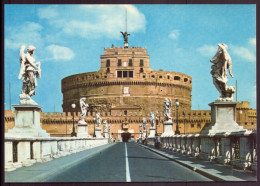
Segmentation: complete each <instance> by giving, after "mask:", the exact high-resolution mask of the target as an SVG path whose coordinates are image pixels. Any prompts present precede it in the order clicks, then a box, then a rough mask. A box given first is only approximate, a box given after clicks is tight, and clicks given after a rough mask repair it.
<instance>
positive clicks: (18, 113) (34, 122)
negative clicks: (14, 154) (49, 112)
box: [5, 105, 50, 137]
mask: <svg viewBox="0 0 260 186" xmlns="http://www.w3.org/2000/svg"><path fill="white" fill-rule="evenodd" d="M13 107H14V109H15V116H14V120H15V126H14V128H13V129H10V130H8V132H7V133H6V134H5V136H6V137H49V136H50V134H48V133H46V131H45V130H43V129H42V128H41V126H40V111H41V107H40V106H39V105H13Z"/></svg>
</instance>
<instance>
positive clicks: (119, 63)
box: [117, 59, 122, 67]
mask: <svg viewBox="0 0 260 186" xmlns="http://www.w3.org/2000/svg"><path fill="white" fill-rule="evenodd" d="M117 66H119V67H121V66H122V60H121V59H118V62H117Z"/></svg>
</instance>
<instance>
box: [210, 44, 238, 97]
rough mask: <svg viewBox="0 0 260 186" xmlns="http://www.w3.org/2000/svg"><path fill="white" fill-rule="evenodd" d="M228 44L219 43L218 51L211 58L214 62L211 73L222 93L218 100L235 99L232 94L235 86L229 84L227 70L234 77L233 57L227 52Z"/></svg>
mask: <svg viewBox="0 0 260 186" xmlns="http://www.w3.org/2000/svg"><path fill="white" fill-rule="evenodd" d="M227 49H228V46H227V45H226V44H224V43H219V44H218V51H217V53H216V54H215V56H214V57H213V58H212V59H210V62H212V63H213V65H212V66H211V69H212V70H211V72H210V73H211V74H212V78H213V83H214V85H215V86H216V88H217V90H218V91H219V93H220V97H219V98H218V100H230V101H232V100H233V96H232V94H233V93H234V92H235V88H234V87H233V86H227V81H228V76H227V71H228V72H229V74H230V76H231V77H232V78H233V77H234V76H233V74H232V61H231V57H230V55H229V54H228V52H227Z"/></svg>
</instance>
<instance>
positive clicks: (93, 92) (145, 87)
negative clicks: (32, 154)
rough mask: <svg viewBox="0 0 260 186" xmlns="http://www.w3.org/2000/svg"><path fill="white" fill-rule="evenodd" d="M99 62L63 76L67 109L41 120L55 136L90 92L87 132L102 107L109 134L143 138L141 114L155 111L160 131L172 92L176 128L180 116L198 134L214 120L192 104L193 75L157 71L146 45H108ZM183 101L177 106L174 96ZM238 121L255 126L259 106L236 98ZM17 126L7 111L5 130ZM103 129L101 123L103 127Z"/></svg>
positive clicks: (64, 131)
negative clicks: (90, 69)
mask: <svg viewBox="0 0 260 186" xmlns="http://www.w3.org/2000/svg"><path fill="white" fill-rule="evenodd" d="M100 59H101V60H100V62H101V67H100V69H99V70H98V71H97V72H87V73H82V74H75V75H72V76H68V77H65V78H64V79H62V81H61V83H62V94H63V104H62V108H63V113H51V114H49V113H41V126H42V128H43V129H45V130H46V131H47V132H48V133H50V134H51V136H70V133H71V132H72V126H73V115H74V114H75V120H74V124H75V126H76V131H77V122H78V117H79V113H80V105H79V100H80V98H82V97H85V98H86V103H88V105H89V107H88V111H87V116H86V118H85V120H86V122H87V123H88V125H89V127H88V132H89V134H90V135H93V133H94V125H95V121H94V120H93V117H94V116H95V114H96V113H97V112H100V114H101V117H102V119H103V120H107V123H108V124H110V125H111V136H110V137H113V138H116V139H118V138H122V137H123V135H124V134H127V136H129V134H130V137H131V138H135V139H136V138H139V137H140V136H141V135H142V134H140V131H139V125H140V123H142V122H143V118H146V119H147V121H148V126H147V128H148V130H147V133H148V134H147V135H149V127H150V125H149V116H148V115H149V114H150V113H151V112H156V114H157V117H158V123H157V125H156V130H157V133H158V134H159V135H160V134H161V133H163V121H164V116H163V102H164V99H165V98H170V99H171V100H172V102H173V106H172V112H171V113H172V117H173V123H174V124H173V129H174V131H175V129H176V123H177V121H176V118H177V117H176V116H177V114H178V124H179V130H180V132H181V134H194V133H200V131H201V130H202V129H203V128H204V127H206V126H207V125H208V124H210V122H211V111H210V110H191V99H192V96H191V91H192V77H191V76H189V75H186V74H183V73H179V72H170V71H163V70H159V71H155V70H152V69H151V68H150V62H149V60H150V57H149V55H148V54H147V49H146V48H140V47H128V43H125V47H114V46H113V45H112V47H111V48H105V49H104V54H103V55H101V57H100ZM176 99H178V101H179V103H180V104H179V107H178V113H177V112H176V111H177V110H176V107H175V100H176ZM72 104H76V108H75V109H72V107H71V105H72ZM236 118H237V123H238V124H240V125H243V126H244V128H246V129H250V130H255V129H256V110H255V109H250V108H249V102H246V101H244V102H241V103H238V104H237V112H236ZM13 126H14V113H13V111H11V110H6V111H5V132H7V130H8V129H10V128H12V127H13ZM101 129H102V132H103V128H102V127H101Z"/></svg>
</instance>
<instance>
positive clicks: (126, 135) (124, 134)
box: [121, 132, 131, 142]
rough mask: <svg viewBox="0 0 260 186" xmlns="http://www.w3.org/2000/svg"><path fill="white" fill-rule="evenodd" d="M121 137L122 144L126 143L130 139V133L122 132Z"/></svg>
mask: <svg viewBox="0 0 260 186" xmlns="http://www.w3.org/2000/svg"><path fill="white" fill-rule="evenodd" d="M121 137H122V141H123V142H128V140H129V139H130V138H131V133H129V132H124V133H122V134H121Z"/></svg>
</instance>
